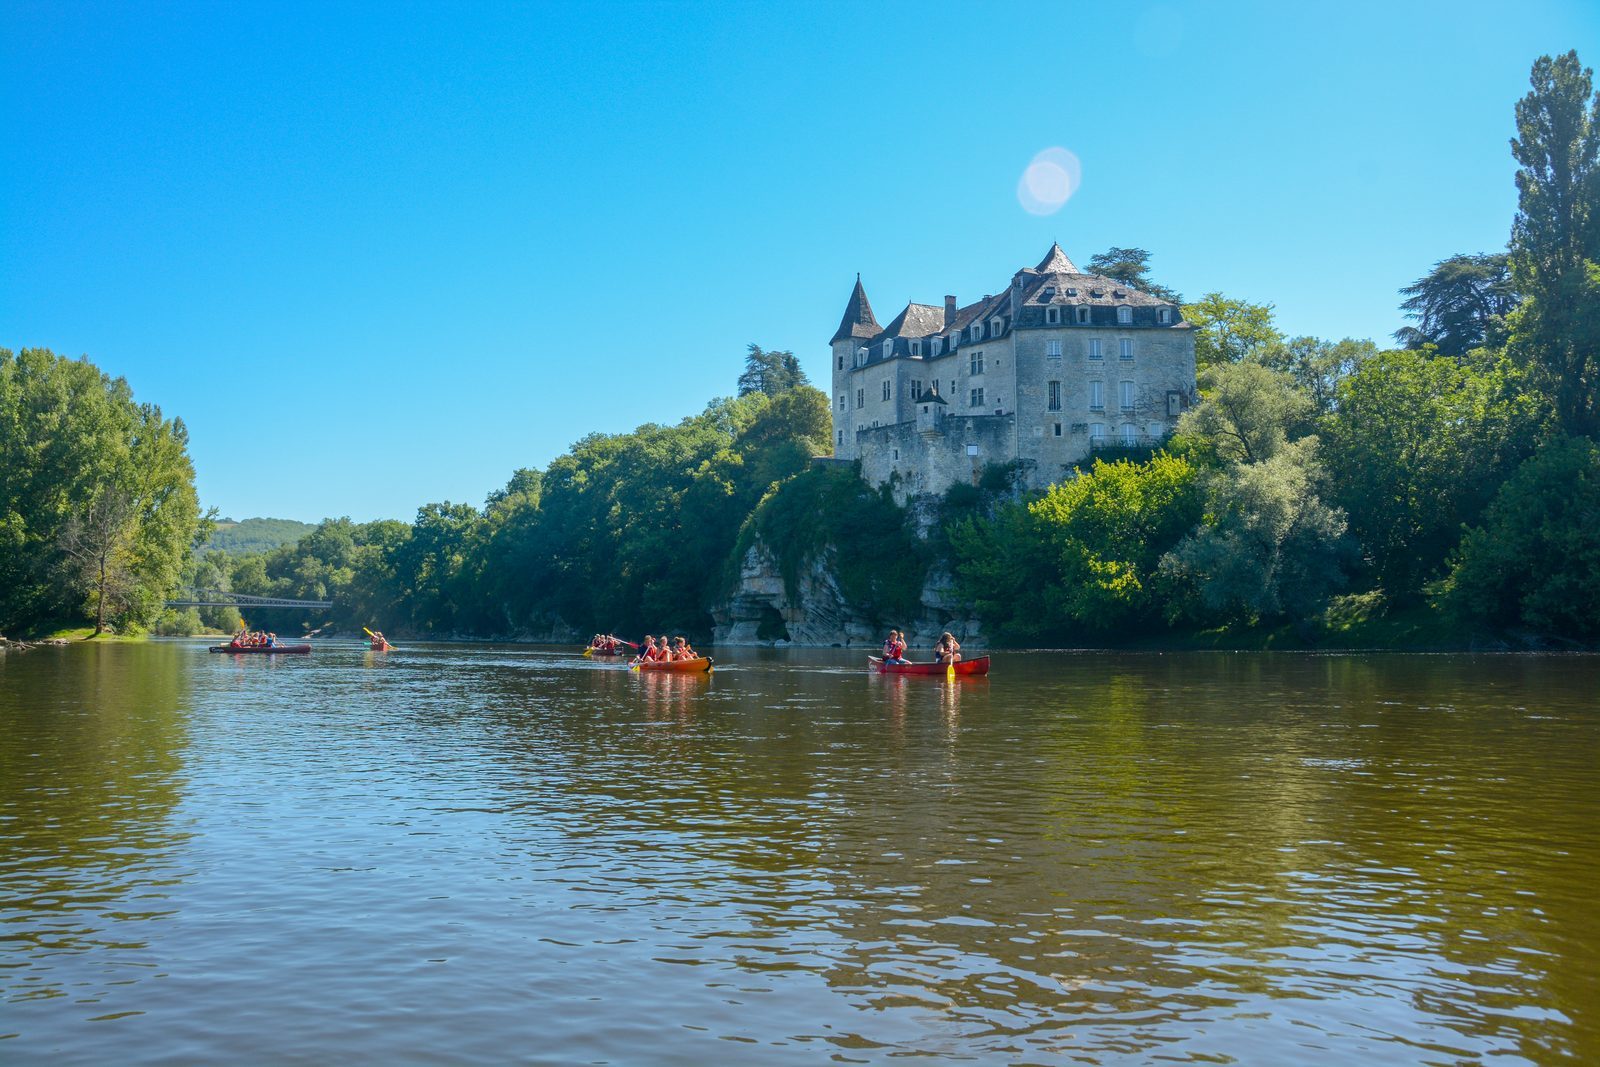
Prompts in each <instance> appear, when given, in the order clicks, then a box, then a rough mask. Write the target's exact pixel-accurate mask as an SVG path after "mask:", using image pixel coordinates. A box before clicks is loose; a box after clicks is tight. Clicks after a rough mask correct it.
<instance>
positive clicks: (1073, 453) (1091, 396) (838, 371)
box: [830, 246, 1195, 502]
mask: <svg viewBox="0 0 1600 1067" xmlns="http://www.w3.org/2000/svg"><path fill="white" fill-rule="evenodd" d="M831 349H832V351H831V358H832V362H833V375H832V385H833V389H832V396H831V398H830V407H831V409H832V412H833V435H834V457H835V458H836V459H840V460H845V461H855V460H859V461H860V463H861V472H862V477H863V478H865V479H866V480H867V482H868V483H870V484H871V485H873V486H875V487H876V486H881V485H885V484H888V485H891V486H892V487H893V490H894V493H895V496H896V498H897V499H899V500H901V501H902V502H904V501H905V500H908V499H911V498H914V497H916V496H918V495H924V494H936V493H942V492H944V491H945V490H946V489H948V488H949V487H950V486H951V485H954V484H956V483H957V482H975V481H976V480H977V478H978V477H979V475H980V474H981V473H982V471H983V468H984V467H985V466H987V465H989V464H992V463H997V464H1012V463H1016V464H1017V465H1018V467H1019V468H1020V471H1021V479H1020V484H1021V485H1022V486H1023V487H1025V488H1032V489H1042V488H1044V487H1045V486H1048V485H1050V484H1052V483H1054V482H1058V481H1060V480H1061V479H1062V477H1064V476H1066V475H1067V474H1068V472H1069V471H1071V470H1072V468H1073V467H1074V466H1075V465H1076V464H1078V463H1081V462H1082V461H1084V460H1085V459H1086V458H1088V457H1089V456H1090V455H1091V454H1092V452H1093V451H1094V450H1095V449H1097V448H1104V447H1111V446H1117V445H1142V444H1149V443H1152V442H1157V441H1160V440H1162V439H1164V438H1165V437H1166V436H1167V435H1168V434H1169V433H1170V432H1171V431H1172V427H1173V423H1174V422H1175V421H1176V420H1177V418H1178V416H1179V415H1180V414H1181V413H1182V412H1183V410H1184V409H1185V408H1186V407H1188V406H1189V405H1190V404H1191V403H1193V402H1194V399H1195V365H1194V334H1193V331H1192V329H1191V328H1190V326H1189V324H1188V323H1186V322H1184V321H1183V316H1182V309H1181V308H1179V307H1178V306H1176V305H1174V304H1170V303H1167V302H1166V301H1164V300H1162V299H1160V298H1158V297H1155V296H1151V295H1150V294H1147V293H1143V292H1140V291H1139V290H1136V289H1133V288H1132V287H1130V286H1128V285H1125V284H1124V283H1122V282H1119V281H1117V280H1115V279H1112V278H1106V277H1102V276H1099V275H1093V274H1085V273H1083V272H1081V271H1079V270H1078V268H1077V267H1076V266H1075V265H1074V264H1073V263H1072V261H1071V260H1070V259H1068V258H1067V256H1066V254H1065V253H1064V252H1062V251H1061V249H1060V247H1059V246H1052V247H1051V249H1050V252H1049V254H1047V255H1046V256H1045V258H1044V260H1043V261H1041V262H1040V264H1039V265H1038V266H1037V267H1033V268H1024V269H1023V270H1019V271H1017V273H1016V274H1015V275H1014V276H1013V277H1012V280H1011V284H1010V285H1009V286H1007V287H1006V289H1005V290H1004V291H1003V292H1002V293H1000V294H999V295H993V296H986V297H984V298H983V299H982V300H980V301H978V302H977V303H975V304H969V305H967V306H966V307H957V305H956V300H955V298H954V297H946V298H945V301H944V306H943V308H937V307H934V306H932V305H928V304H915V303H913V304H908V305H907V306H906V308H905V310H904V311H902V312H901V313H900V314H899V315H898V316H896V317H895V319H894V320H893V321H892V322H890V324H889V325H888V326H879V325H878V322H877V319H876V318H875V317H874V315H873V313H872V306H871V304H870V303H869V302H868V301H867V297H866V291H865V290H864V289H863V287H862V285H861V281H860V279H859V278H858V279H857V280H856V287H855V290H854V291H853V292H852V294H851V296H850V301H849V303H848V305H847V307H846V310H845V315H844V320H843V321H842V322H841V323H840V326H839V330H838V332H836V333H835V334H834V337H833V341H832V344H831Z"/></svg>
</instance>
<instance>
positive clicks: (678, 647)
mask: <svg viewBox="0 0 1600 1067" xmlns="http://www.w3.org/2000/svg"><path fill="white" fill-rule="evenodd" d="M699 658H700V653H698V652H696V651H695V650H694V649H693V648H690V647H689V639H688V638H686V637H684V636H683V635H682V634H679V635H678V636H677V637H672V638H669V637H667V635H666V634H662V635H661V636H660V637H655V636H653V635H651V634H645V635H644V644H642V645H640V646H639V654H638V655H637V656H635V657H634V658H633V662H635V663H654V662H657V661H660V660H673V659H699Z"/></svg>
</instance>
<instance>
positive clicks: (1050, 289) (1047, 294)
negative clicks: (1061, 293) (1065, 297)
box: [1039, 285, 1056, 301]
mask: <svg viewBox="0 0 1600 1067" xmlns="http://www.w3.org/2000/svg"><path fill="white" fill-rule="evenodd" d="M1055 295H1056V287H1055V286H1053V285H1047V286H1045V287H1044V288H1043V289H1041V290H1039V299H1040V300H1045V301H1048V300H1050V299H1051V298H1052V297H1054V296H1055Z"/></svg>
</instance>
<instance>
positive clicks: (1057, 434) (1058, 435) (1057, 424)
mask: <svg viewBox="0 0 1600 1067" xmlns="http://www.w3.org/2000/svg"><path fill="white" fill-rule="evenodd" d="M1056 436H1057V437H1060V436H1061V424H1060V423H1059V422H1058V423H1056Z"/></svg>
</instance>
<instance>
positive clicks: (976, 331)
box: [972, 322, 983, 341]
mask: <svg viewBox="0 0 1600 1067" xmlns="http://www.w3.org/2000/svg"><path fill="white" fill-rule="evenodd" d="M972 339H973V340H974V341H980V340H982V339H983V323H981V322H975V323H973V324H972Z"/></svg>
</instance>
